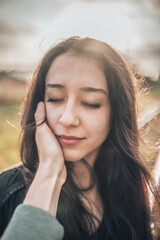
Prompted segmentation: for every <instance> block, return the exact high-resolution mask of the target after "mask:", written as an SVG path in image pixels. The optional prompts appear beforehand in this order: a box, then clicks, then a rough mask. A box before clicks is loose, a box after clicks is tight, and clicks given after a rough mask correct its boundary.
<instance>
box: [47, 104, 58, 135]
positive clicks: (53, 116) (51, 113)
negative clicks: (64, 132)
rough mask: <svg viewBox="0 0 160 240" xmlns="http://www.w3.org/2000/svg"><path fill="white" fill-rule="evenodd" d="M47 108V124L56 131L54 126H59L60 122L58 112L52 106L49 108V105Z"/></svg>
mask: <svg viewBox="0 0 160 240" xmlns="http://www.w3.org/2000/svg"><path fill="white" fill-rule="evenodd" d="M45 106H46V120H47V124H48V125H49V127H50V128H51V129H52V130H54V126H55V125H56V124H57V122H58V116H59V115H58V111H57V110H56V109H54V108H52V107H50V106H48V105H47V104H46V105H45Z"/></svg>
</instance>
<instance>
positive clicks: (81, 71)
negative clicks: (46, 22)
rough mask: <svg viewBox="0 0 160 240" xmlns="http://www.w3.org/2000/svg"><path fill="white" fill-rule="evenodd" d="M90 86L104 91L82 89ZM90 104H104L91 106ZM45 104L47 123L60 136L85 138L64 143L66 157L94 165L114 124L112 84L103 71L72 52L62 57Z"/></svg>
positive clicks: (55, 65) (52, 71) (50, 77)
mask: <svg viewBox="0 0 160 240" xmlns="http://www.w3.org/2000/svg"><path fill="white" fill-rule="evenodd" d="M50 84H60V85H62V86H63V88H62V87H61V88H58V87H51V86H50ZM86 87H90V88H91V87H92V88H98V89H102V90H104V92H102V91H101V92H100V91H99V92H91V91H84V90H81V88H86ZM52 99H56V102H52ZM57 99H58V101H57ZM87 104H98V105H99V106H100V107H99V108H91V107H90V106H88V105H87ZM45 106H46V117H47V123H48V125H49V127H50V129H51V130H52V131H53V133H54V134H55V135H56V136H60V135H67V136H75V137H78V138H84V139H83V140H82V141H80V142H79V143H77V144H75V145H67V144H63V143H61V142H60V144H61V147H62V150H63V155H64V159H65V160H66V161H77V160H80V159H82V158H84V159H85V160H87V161H88V163H90V165H93V163H94V161H95V158H96V156H97V153H98V150H99V147H100V146H101V144H102V143H103V142H104V140H105V139H106V137H107V135H108V132H109V125H110V123H109V121H110V104H109V100H108V87H107V81H106V78H105V76H104V73H103V72H102V70H101V69H100V68H99V67H98V66H97V65H96V64H95V63H94V62H93V61H91V60H90V59H85V58H82V57H78V56H74V55H71V54H70V53H67V54H62V55H60V56H58V57H57V58H56V59H55V60H54V61H53V63H52V64H51V66H50V68H49V71H48V74H47V77H46V92H45ZM57 139H58V140H59V138H58V137H57Z"/></svg>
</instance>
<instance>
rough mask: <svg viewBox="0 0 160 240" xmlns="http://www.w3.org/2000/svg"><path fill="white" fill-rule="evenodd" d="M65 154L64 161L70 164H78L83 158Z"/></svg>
mask: <svg viewBox="0 0 160 240" xmlns="http://www.w3.org/2000/svg"><path fill="white" fill-rule="evenodd" d="M63 154H64V160H65V161H68V162H76V161H79V160H80V159H82V156H76V155H74V154H73V153H72V154H67V153H63Z"/></svg>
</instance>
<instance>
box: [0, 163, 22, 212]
mask: <svg viewBox="0 0 160 240" xmlns="http://www.w3.org/2000/svg"><path fill="white" fill-rule="evenodd" d="M23 171H24V166H23V165H22V164H19V165H16V166H13V167H11V168H8V169H5V170H4V171H3V172H1V173H0V207H2V205H3V204H4V203H5V202H6V201H7V200H8V198H9V197H10V196H11V195H13V194H14V193H16V192H17V191H19V190H20V189H23V188H25V186H26V184H25V179H24V175H23Z"/></svg>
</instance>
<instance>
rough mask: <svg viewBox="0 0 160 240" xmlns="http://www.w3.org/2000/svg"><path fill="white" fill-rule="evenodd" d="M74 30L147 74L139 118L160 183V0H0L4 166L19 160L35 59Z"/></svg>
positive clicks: (0, 161) (0, 155)
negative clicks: (113, 50) (23, 108)
mask: <svg viewBox="0 0 160 240" xmlns="http://www.w3.org/2000/svg"><path fill="white" fill-rule="evenodd" d="M73 35H77V36H81V37H85V36H89V37H93V38H97V39H99V40H102V41H106V42H108V43H109V44H111V45H112V46H113V47H115V48H117V49H119V50H120V51H122V52H123V53H124V54H125V55H126V57H127V58H128V59H129V61H130V62H131V63H132V64H133V65H134V66H135V68H136V69H137V70H138V71H139V72H140V73H141V74H143V75H144V76H145V79H146V82H147V84H148V87H149V89H150V91H149V92H148V93H147V94H144V95H143V96H141V97H139V100H138V101H139V102H138V105H139V108H138V109H139V115H138V123H139V128H140V129H141V132H142V133H143V135H142V137H143V140H144V143H145V144H142V150H143V152H144V154H145V156H146V159H147V164H148V166H149V167H150V168H151V170H152V171H153V173H154V176H155V178H156V181H157V183H159V182H160V154H159V151H160V145H159V142H160V61H159V59H160V0H79V1H78V0H77V1H76V0H45V1H42V0H27V1H26V0H14V1H13V0H0V170H2V169H4V168H6V167H9V166H12V165H13V164H16V163H18V162H19V161H20V158H19V153H18V138H19V133H20V119H21V111H20V106H21V103H22V101H23V99H24V97H25V93H26V91H27V87H28V84H29V81H30V80H31V78H32V75H33V72H34V69H35V67H36V66H37V63H38V62H39V60H40V59H41V57H42V56H43V55H44V53H45V52H46V50H47V49H48V48H49V47H50V46H51V45H52V44H54V43H57V42H58V41H61V40H62V39H64V38H67V37H70V36H73ZM148 147H149V148H148ZM153 209H154V208H153ZM157 222H158V224H159V225H160V222H159V220H157ZM156 224H157V223H156ZM156 226H158V225H156ZM152 227H153V232H154V234H155V235H157V236H160V232H159V231H160V230H158V229H159V228H160V227H158V228H157V227H156V228H155V227H154V224H153V226H152Z"/></svg>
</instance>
